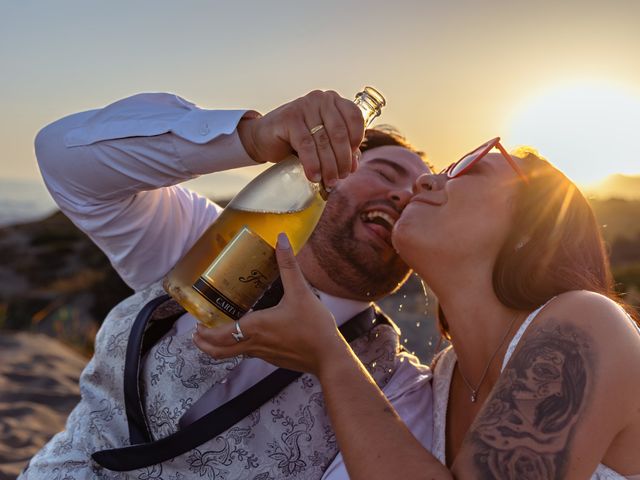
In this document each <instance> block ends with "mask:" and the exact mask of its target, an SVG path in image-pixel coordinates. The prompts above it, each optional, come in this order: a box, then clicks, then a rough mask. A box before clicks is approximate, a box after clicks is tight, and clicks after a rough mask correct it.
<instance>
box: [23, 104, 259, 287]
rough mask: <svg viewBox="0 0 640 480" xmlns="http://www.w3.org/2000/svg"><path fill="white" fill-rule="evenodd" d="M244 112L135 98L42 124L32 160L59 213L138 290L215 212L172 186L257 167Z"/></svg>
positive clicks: (176, 255)
mask: <svg viewBox="0 0 640 480" xmlns="http://www.w3.org/2000/svg"><path fill="white" fill-rule="evenodd" d="M245 115H253V113H251V112H247V111H244V110H228V111H224V110H204V109H201V108H199V107H197V106H196V105H194V104H192V103H190V102H187V101H186V100H184V99H182V98H180V97H178V96H176V95H171V94H163V93H152V94H140V95H135V96H133V97H129V98H126V99H124V100H120V101H118V102H116V103H113V104H111V105H109V106H107V107H104V108H102V109H99V110H91V111H87V112H81V113H77V114H74V115H70V116H68V117H65V118H63V119H61V120H58V121H56V122H54V123H52V124H51V125H48V126H47V127H45V128H44V129H43V130H41V131H40V132H39V133H38V135H37V137H36V142H35V147H36V156H37V159H38V164H39V166H40V170H41V172H42V176H43V179H44V182H45V184H46V186H47V188H48V190H49V192H50V193H51V195H52V196H53V198H54V200H55V201H56V203H57V204H58V206H59V207H60V209H61V210H62V211H63V212H64V213H65V214H66V215H67V216H68V217H69V218H70V219H71V221H73V223H74V224H75V225H76V226H78V227H79V228H80V229H81V230H83V231H84V232H85V233H86V234H87V235H88V236H89V237H90V238H91V239H92V240H93V241H94V242H95V243H96V245H98V247H100V248H101V249H102V250H103V251H104V252H105V254H106V255H107V257H108V258H109V260H110V261H111V264H112V265H113V267H114V268H115V269H116V271H117V272H118V273H119V274H120V276H121V277H122V278H123V280H124V281H125V282H126V283H127V284H128V285H130V286H131V287H132V288H134V289H136V290H138V289H142V288H145V287H147V286H149V285H150V284H152V283H153V282H156V281H158V280H160V279H161V278H162V277H163V276H164V275H166V273H167V272H168V271H169V270H170V269H171V268H172V267H173V266H174V265H175V263H176V262H177V261H178V260H179V259H180V258H181V257H182V256H183V255H184V254H185V253H186V251H187V250H188V249H189V248H190V247H191V246H192V245H193V244H194V243H195V241H196V240H197V239H198V238H199V237H200V235H201V234H202V233H203V232H204V230H205V229H206V228H207V227H208V226H209V225H210V224H211V223H212V222H213V221H214V220H215V218H216V217H217V216H218V214H219V212H220V210H221V208H220V207H219V206H218V205H216V204H214V203H213V202H211V201H210V200H208V199H207V198H205V197H202V196H200V195H198V194H196V193H194V192H192V191H190V190H188V189H186V188H184V187H181V186H180V185H178V184H179V183H181V182H183V181H185V180H189V179H192V178H195V177H197V176H199V175H202V174H206V173H212V172H216V171H222V170H227V169H231V168H237V167H242V166H247V165H254V164H255V163H254V162H253V160H252V159H251V158H250V157H249V156H248V155H247V153H246V151H245V150H244V148H243V147H242V143H241V142H240V139H239V137H238V134H237V132H236V126H237V124H238V122H239V121H240V119H241V118H243V116H245Z"/></svg>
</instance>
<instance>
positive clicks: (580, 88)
mask: <svg viewBox="0 0 640 480" xmlns="http://www.w3.org/2000/svg"><path fill="white" fill-rule="evenodd" d="M510 125H511V127H510V130H509V132H508V136H506V138H505V143H506V144H507V145H509V147H515V146H518V145H531V146H533V147H535V148H536V149H537V150H538V151H539V152H540V153H541V154H542V155H543V156H545V157H546V158H547V159H549V160H550V161H551V162H552V163H553V164H554V165H556V166H557V167H558V168H559V169H560V170H562V171H563V172H564V173H565V174H567V175H568V176H569V178H571V179H572V180H574V181H575V182H576V183H578V184H579V185H581V186H588V185H592V184H594V183H595V182H599V181H601V180H603V179H604V178H605V177H606V176H608V175H611V174H615V173H622V174H636V175H637V174H638V173H639V172H640V161H638V157H637V148H636V143H637V141H638V128H639V127H640V94H637V93H634V92H632V91H629V90H628V89H625V88H624V87H618V86H614V85H604V84H595V83H591V84H586V83H583V84H574V85H566V86H562V87H557V88H555V89H551V90H548V91H546V92H545V93H543V94H542V95H539V96H537V97H535V98H532V99H530V100H529V101H527V102H526V103H525V104H524V105H522V106H521V107H520V108H518V109H517V110H516V112H515V115H514V116H513V118H512V120H511V122H510Z"/></svg>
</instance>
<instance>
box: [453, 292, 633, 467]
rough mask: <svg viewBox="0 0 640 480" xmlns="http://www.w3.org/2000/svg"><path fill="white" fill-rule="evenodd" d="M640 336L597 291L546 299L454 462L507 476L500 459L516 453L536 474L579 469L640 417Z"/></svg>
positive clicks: (606, 450) (599, 457) (596, 459)
mask: <svg viewBox="0 0 640 480" xmlns="http://www.w3.org/2000/svg"><path fill="white" fill-rule="evenodd" d="M639 337H640V335H638V332H637V331H636V330H635V328H634V326H633V325H632V323H631V320H630V319H629V318H628V317H627V315H626V313H625V312H624V310H622V309H621V308H620V307H619V306H618V305H617V304H616V303H615V302H613V301H611V300H609V299H608V298H606V297H604V296H602V295H598V294H595V293H592V292H578V291H576V292H568V293H565V294H563V295H560V296H559V297H557V298H556V299H554V300H553V301H552V302H550V303H549V304H548V305H547V306H546V307H545V308H543V309H542V310H541V312H540V313H539V314H538V316H537V317H536V318H535V319H534V321H533V322H532V323H531V325H530V326H529V328H527V330H526V332H525V334H524V335H523V337H522V339H521V340H520V341H519V343H518V346H517V348H516V350H515V352H514V354H513V355H512V357H511V358H510V360H509V362H508V364H507V366H506V367H505V369H504V371H503V372H502V373H501V375H500V378H499V379H498V381H497V383H496V385H495V387H494V389H493V392H492V393H491V395H490V397H489V398H488V399H487V402H486V403H485V405H484V406H483V408H482V410H481V411H480V413H479V414H478V416H477V417H476V420H475V422H474V424H473V425H472V428H471V431H470V435H469V436H468V437H467V441H466V444H465V445H466V451H465V452H464V453H465V454H464V455H463V456H462V458H461V467H460V468H461V470H460V472H463V471H465V473H466V472H474V473H476V477H477V478H515V477H517V475H516V476H515V477H514V476H513V475H512V474H513V472H511V471H508V466H509V462H508V461H507V459H512V458H518V461H522V462H525V463H527V464H530V465H531V466H532V468H534V469H535V470H536V472H535V473H536V475H535V476H536V478H587V476H588V475H589V474H590V473H592V472H593V471H594V470H595V468H596V466H597V464H598V463H599V462H600V461H601V460H602V459H603V458H604V457H605V455H606V454H607V453H609V452H610V446H611V445H612V443H613V440H614V438H616V437H617V436H619V435H620V433H621V432H623V431H625V430H629V429H636V428H637V427H638V425H640V385H639V383H640V382H638V381H637V378H639V376H640V369H639V368H640V367H639V366H638V365H640V338H639ZM627 443H628V442H627ZM627 447H628V445H627V446H624V448H627ZM622 449H623V448H621V449H620V450H622ZM505 465H506V466H505Z"/></svg>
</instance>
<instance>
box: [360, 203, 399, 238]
mask: <svg viewBox="0 0 640 480" xmlns="http://www.w3.org/2000/svg"><path fill="white" fill-rule="evenodd" d="M360 218H361V220H362V222H363V223H364V224H365V225H366V226H367V227H368V228H369V229H370V230H372V231H373V232H374V233H375V234H376V235H377V236H378V237H380V238H381V239H382V240H384V242H385V243H387V244H388V245H391V231H392V230H393V226H394V225H395V223H396V219H395V218H394V217H392V216H391V215H389V214H388V213H387V212H383V211H382V210H370V211H368V212H364V213H363V214H362V215H361V216H360Z"/></svg>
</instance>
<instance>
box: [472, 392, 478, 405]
mask: <svg viewBox="0 0 640 480" xmlns="http://www.w3.org/2000/svg"><path fill="white" fill-rule="evenodd" d="M476 400H478V392H475V391H473V392H471V403H476Z"/></svg>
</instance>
